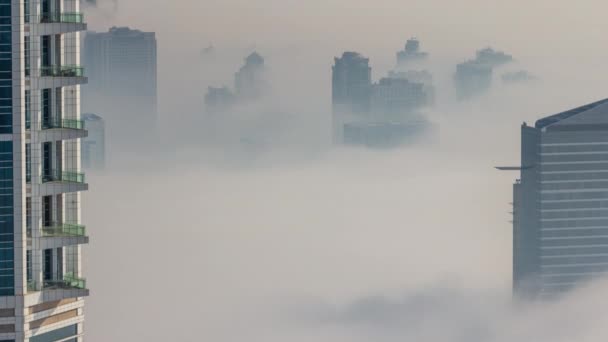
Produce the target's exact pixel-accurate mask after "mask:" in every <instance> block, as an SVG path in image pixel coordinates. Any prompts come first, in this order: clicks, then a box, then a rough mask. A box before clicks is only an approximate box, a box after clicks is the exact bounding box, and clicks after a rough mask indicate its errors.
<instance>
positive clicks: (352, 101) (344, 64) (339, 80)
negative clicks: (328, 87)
mask: <svg viewBox="0 0 608 342" xmlns="http://www.w3.org/2000/svg"><path fill="white" fill-rule="evenodd" d="M334 62H335V64H334V66H333V67H332V104H333V110H334V114H337V113H349V114H361V113H367V112H369V109H370V100H371V87H372V68H371V67H370V66H369V58H364V57H363V56H361V55H360V54H358V53H356V52H344V53H343V54H342V57H341V58H338V57H336V58H335V59H334Z"/></svg>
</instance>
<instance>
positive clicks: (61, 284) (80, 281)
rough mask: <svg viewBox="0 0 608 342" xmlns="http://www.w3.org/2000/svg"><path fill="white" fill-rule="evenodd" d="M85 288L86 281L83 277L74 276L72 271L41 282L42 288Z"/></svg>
mask: <svg viewBox="0 0 608 342" xmlns="http://www.w3.org/2000/svg"><path fill="white" fill-rule="evenodd" d="M86 288H87V281H86V279H84V278H78V277H76V276H74V274H73V273H71V272H70V273H66V274H65V275H64V276H63V279H57V280H45V281H44V282H43V289H45V290H46V289H51V290H55V289H61V290H71V289H80V290H84V289H86Z"/></svg>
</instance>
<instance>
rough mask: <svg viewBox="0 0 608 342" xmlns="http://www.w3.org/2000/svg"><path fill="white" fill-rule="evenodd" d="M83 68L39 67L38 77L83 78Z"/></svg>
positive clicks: (62, 66) (64, 66)
mask: <svg viewBox="0 0 608 342" xmlns="http://www.w3.org/2000/svg"><path fill="white" fill-rule="evenodd" d="M83 76H84V68H83V67H81V66H78V65H51V66H43V67H40V77H83Z"/></svg>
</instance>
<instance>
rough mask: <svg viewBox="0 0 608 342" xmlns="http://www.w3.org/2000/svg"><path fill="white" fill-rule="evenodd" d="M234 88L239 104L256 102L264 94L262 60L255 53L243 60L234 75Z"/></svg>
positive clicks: (265, 85)
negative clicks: (243, 62) (242, 63)
mask: <svg viewBox="0 0 608 342" xmlns="http://www.w3.org/2000/svg"><path fill="white" fill-rule="evenodd" d="M234 87H235V93H236V98H237V100H238V101H239V102H247V101H251V100H257V99H259V98H260V97H262V95H263V94H264V93H265V92H266V88H267V83H266V69H265V66H264V58H262V56H260V55H259V54H258V53H257V52H253V53H252V54H250V55H249V56H247V58H245V64H244V65H243V66H242V67H241V69H240V70H239V71H238V72H237V73H236V74H235V75H234Z"/></svg>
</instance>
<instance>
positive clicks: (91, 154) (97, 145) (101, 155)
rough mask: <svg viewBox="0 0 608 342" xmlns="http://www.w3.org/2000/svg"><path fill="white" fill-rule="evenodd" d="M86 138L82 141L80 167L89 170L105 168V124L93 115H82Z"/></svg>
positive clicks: (101, 119)
mask: <svg viewBox="0 0 608 342" xmlns="http://www.w3.org/2000/svg"><path fill="white" fill-rule="evenodd" d="M82 120H83V121H84V125H85V127H86V129H87V131H88V136H87V137H86V138H84V139H82V166H83V168H85V169H90V170H103V169H104V168H105V167H106V123H105V121H104V119H103V118H102V117H101V116H99V115H97V114H93V113H84V114H82Z"/></svg>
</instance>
